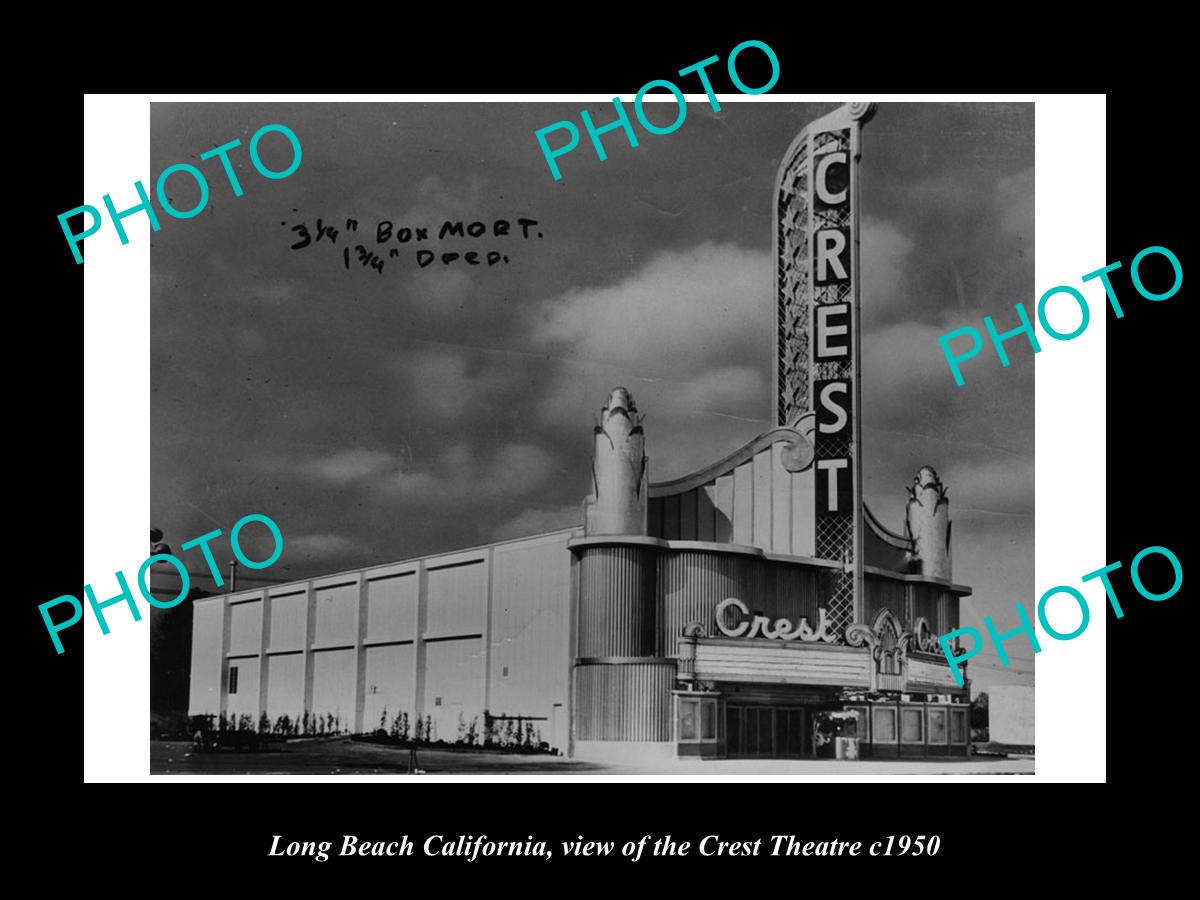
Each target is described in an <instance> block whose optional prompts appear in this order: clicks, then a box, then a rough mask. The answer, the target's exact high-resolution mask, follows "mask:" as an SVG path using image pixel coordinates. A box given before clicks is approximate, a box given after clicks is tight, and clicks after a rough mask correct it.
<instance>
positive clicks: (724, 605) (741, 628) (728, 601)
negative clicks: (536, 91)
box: [714, 597, 750, 637]
mask: <svg viewBox="0 0 1200 900" xmlns="http://www.w3.org/2000/svg"><path fill="white" fill-rule="evenodd" d="M731 606H734V607H737V609H738V610H740V611H741V613H742V615H743V616H748V615H750V610H749V609H748V608H747V607H746V604H745V603H743V602H742V601H741V600H739V599H737V597H726V598H725V599H724V600H722V601H721V602H720V603H718V604H717V609H716V612H715V613H714V615H715V616H716V619H717V630H718V631H720V632H721V634H723V635H725V636H726V637H741V636H742V635H743V634H745V633H746V629H747V628H749V627H750V623H749V622H747V621H745V620H744V619H743V621H742V623H741V624H740V625H738V626H737V628H730V627H729V626H728V625H726V624H725V619H724V613H725V610H727V609H728V608H729V607H731Z"/></svg>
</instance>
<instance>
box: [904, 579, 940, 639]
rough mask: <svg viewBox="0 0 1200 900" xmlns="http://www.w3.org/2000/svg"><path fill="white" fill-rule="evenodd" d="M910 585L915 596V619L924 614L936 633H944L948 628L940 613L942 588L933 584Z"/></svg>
mask: <svg viewBox="0 0 1200 900" xmlns="http://www.w3.org/2000/svg"><path fill="white" fill-rule="evenodd" d="M910 587H911V590H912V596H913V620H914V621H915V620H917V619H919V618H921V617H922V616H924V617H925V619H927V620H928V622H929V627H930V628H932V629H933V631H934V633H935V634H942V633H943V632H944V631H946V630H947V629H946V628H945V627H944V624H943V623H942V621H941V617H940V616H939V615H938V595H939V594H940V593H941V589H940V588H939V587H938V586H937V585H933V584H913V585H911V586H910Z"/></svg>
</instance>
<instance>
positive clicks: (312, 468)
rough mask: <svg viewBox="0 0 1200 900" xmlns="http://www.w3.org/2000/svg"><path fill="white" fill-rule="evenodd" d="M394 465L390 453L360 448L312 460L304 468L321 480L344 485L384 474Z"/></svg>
mask: <svg viewBox="0 0 1200 900" xmlns="http://www.w3.org/2000/svg"><path fill="white" fill-rule="evenodd" d="M393 465H394V463H393V460H392V457H391V455H390V454H388V453H385V452H383V451H382V450H366V449H361V448H360V449H355V450H343V451H341V452H340V453H335V454H334V455H333V456H327V457H323V458H321V459H314V460H310V461H309V462H307V463H305V464H304V465H303V467H302V468H303V470H304V471H305V472H307V473H308V474H310V475H312V476H313V477H315V478H317V479H319V480H322V481H327V482H330V483H332V484H342V485H344V484H351V483H353V482H356V481H363V480H365V479H370V478H373V477H375V476H378V475H382V474H384V473H386V472H387V471H389V470H390V469H391V468H392V466H393Z"/></svg>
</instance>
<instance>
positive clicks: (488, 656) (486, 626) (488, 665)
mask: <svg viewBox="0 0 1200 900" xmlns="http://www.w3.org/2000/svg"><path fill="white" fill-rule="evenodd" d="M495 561H496V548H495V547H489V548H488V551H487V597H486V600H485V602H484V606H483V696H482V697H481V698H480V699H481V705H480V708H481V709H483V710H490V709H491V706H490V704H491V696H492V578H493V570H494V568H495Z"/></svg>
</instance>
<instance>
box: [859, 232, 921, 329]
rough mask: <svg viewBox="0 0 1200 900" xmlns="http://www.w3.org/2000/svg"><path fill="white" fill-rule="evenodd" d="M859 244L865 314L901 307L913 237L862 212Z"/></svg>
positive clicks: (902, 305) (902, 309)
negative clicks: (860, 248) (863, 215)
mask: <svg viewBox="0 0 1200 900" xmlns="http://www.w3.org/2000/svg"><path fill="white" fill-rule="evenodd" d="M860 240H861V247H862V256H861V259H862V303H863V310H864V315H865V317H868V318H869V317H871V316H874V315H878V314H879V313H880V312H883V311H888V310H890V311H901V312H903V311H904V306H905V303H904V299H905V290H906V286H907V280H908V258H909V254H911V253H912V251H913V247H914V246H916V245H915V242H914V241H913V239H912V238H911V237H910V236H908V235H907V234H904V233H903V232H902V231H901V230H900V229H899V228H898V227H897V226H895V225H893V224H892V223H891V222H887V221H884V220H883V219H877V218H874V217H872V216H865V217H864V219H863V224H862V232H861V235H860Z"/></svg>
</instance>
